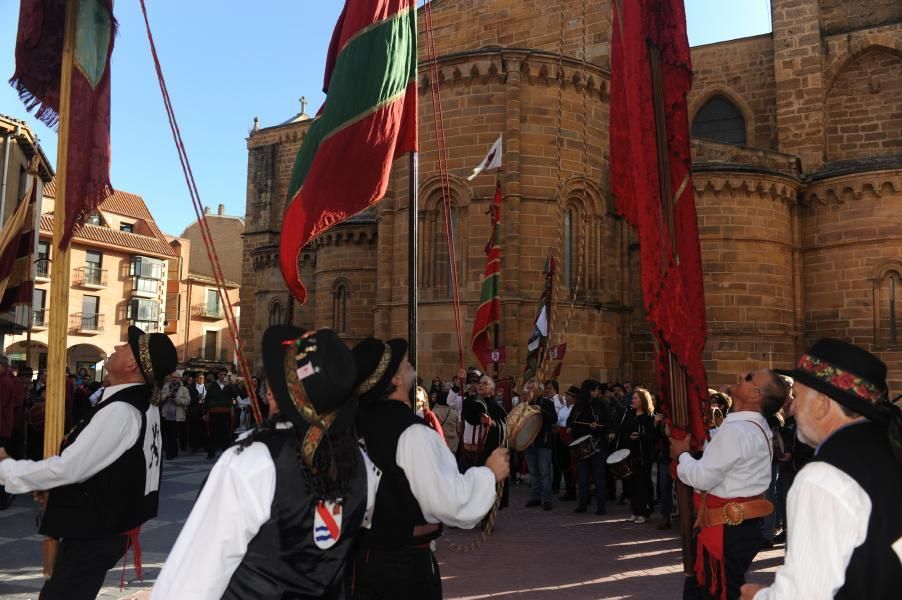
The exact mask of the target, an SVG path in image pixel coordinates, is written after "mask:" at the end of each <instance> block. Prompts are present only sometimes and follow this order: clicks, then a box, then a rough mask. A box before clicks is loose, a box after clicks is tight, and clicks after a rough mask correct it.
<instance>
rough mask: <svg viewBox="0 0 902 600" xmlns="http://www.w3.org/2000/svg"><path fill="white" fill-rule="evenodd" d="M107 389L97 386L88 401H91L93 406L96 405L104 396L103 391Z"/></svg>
mask: <svg viewBox="0 0 902 600" xmlns="http://www.w3.org/2000/svg"><path fill="white" fill-rule="evenodd" d="M104 390H106V388H105V387H100V388H97V391H96V392H94V393H93V394H91V397H90V398H88V402H90V403H91V406H95V405H96V404H97V402H98V401H99V400H100V399H101V398H102V397H103V392H104Z"/></svg>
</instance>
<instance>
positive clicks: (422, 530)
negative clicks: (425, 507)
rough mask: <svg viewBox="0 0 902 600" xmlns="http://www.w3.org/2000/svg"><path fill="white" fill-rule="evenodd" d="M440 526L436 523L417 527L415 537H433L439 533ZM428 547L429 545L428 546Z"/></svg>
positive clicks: (414, 532)
mask: <svg viewBox="0 0 902 600" xmlns="http://www.w3.org/2000/svg"><path fill="white" fill-rule="evenodd" d="M438 528H439V526H438V525H436V524H435V523H426V524H425V525H416V526H415V527H414V528H413V537H415V538H418V537H423V536H424V535H432V534H433V533H435V532H436V531H438ZM426 545H427V546H428V545H429V544H426Z"/></svg>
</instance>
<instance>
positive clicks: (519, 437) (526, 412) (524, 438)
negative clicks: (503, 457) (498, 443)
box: [507, 402, 542, 452]
mask: <svg viewBox="0 0 902 600" xmlns="http://www.w3.org/2000/svg"><path fill="white" fill-rule="evenodd" d="M540 431H542V411H541V410H540V409H539V407H538V406H534V405H532V404H526V403H525V402H521V403H520V404H518V405H517V406H515V407H514V408H513V409H512V410H511V411H510V412H509V413H508V415H507V433H508V435H509V436H510V445H511V448H513V449H514V450H516V451H517V452H522V451H524V450H526V449H527V448H529V447H530V446H531V445H532V443H533V442H534V441H535V439H536V438H537V437H538V436H539V432H540Z"/></svg>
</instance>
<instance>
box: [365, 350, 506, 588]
mask: <svg viewBox="0 0 902 600" xmlns="http://www.w3.org/2000/svg"><path fill="white" fill-rule="evenodd" d="M406 353H407V342H405V341H404V340H390V341H388V342H382V341H381V340H377V339H374V338H368V339H366V340H363V341H362V342H360V343H359V344H358V345H357V346H356V347H355V348H354V356H355V359H356V362H357V366H358V373H359V379H358V382H359V383H358V391H359V393H360V404H361V411H360V417H359V419H358V430H359V433H360V435H361V437H362V438H363V442H364V443H365V445H366V452H367V454H368V455H369V458H370V459H371V460H372V461H373V463H375V465H376V468H377V469H378V471H376V475H377V482H376V485H377V488H376V490H377V491H376V498H375V507H374V510H373V513H372V518H371V519H369V520H368V522H367V523H365V524H364V529H363V530H362V531H361V535H360V540H359V545H358V548H357V550H356V551H355V558H354V568H353V573H354V577H353V583H352V587H353V590H354V592H353V593H354V596H353V597H354V598H355V599H357V600H382V599H385V600H388V599H391V600H405V599H408V598H409V599H411V600H414V599H415V600H432V599H437V598H441V597H442V582H441V578H440V576H439V568H438V563H437V562H436V560H435V557H434V556H433V554H432V547H431V542H432V541H433V540H434V539H435V538H437V537H438V536H440V535H441V532H442V524H443V523H444V524H446V525H450V526H454V527H461V528H466V529H469V528H471V527H473V526H475V525H476V524H477V523H479V521H480V520H482V518H483V517H484V516H485V515H486V513H488V512H489V510H490V509H491V507H492V504H493V503H494V501H495V484H496V482H500V481H503V480H504V479H506V478H507V476H508V474H509V471H510V465H509V462H508V456H507V451H506V450H504V449H498V450H496V451H495V452H494V453H493V454H492V455H491V456H490V457H489V459H488V460H487V461H486V466H485V467H474V468H471V469H469V470H467V472H466V473H464V474H461V473H460V472H459V471H458V469H457V464H456V462H455V460H454V456H453V455H452V454H451V451H450V450H448V447H447V446H446V445H445V442H444V440H443V439H442V436H441V434H439V433H437V432H436V431H434V430H433V429H431V428H430V427H429V426H428V425H426V422H425V421H423V420H422V419H421V418H419V417H418V416H417V415H416V414H415V413H414V412H413V410H412V408H411V406H410V400H409V399H410V392H411V390H412V389H413V386H414V383H415V381H416V373H415V371H414V369H413V366H411V364H410V363H409V362H408V361H407V360H405V358H404V356H405V354H406Z"/></svg>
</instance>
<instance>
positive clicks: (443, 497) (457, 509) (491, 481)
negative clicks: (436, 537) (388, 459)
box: [395, 426, 495, 529]
mask: <svg viewBox="0 0 902 600" xmlns="http://www.w3.org/2000/svg"><path fill="white" fill-rule="evenodd" d="M395 460H396V462H397V463H398V466H399V467H401V469H402V470H403V471H404V474H405V475H406V476H407V481H409V482H410V491H411V492H413V496H414V498H416V499H417V502H418V503H419V505H420V510H422V511H423V517H424V518H425V519H426V521H427V522H429V523H444V524H445V525H449V526H451V527H460V528H462V529H471V528H473V527H475V526H476V524H477V523H479V521H481V520H482V518H483V517H485V515H486V514H487V513H488V512H489V510H490V509H491V508H492V504H494V502H495V475H494V473H492V471H491V470H490V469H488V468H486V467H473V468H470V469H467V472H466V473H463V474H461V473H460V471H459V470H458V468H457V461H456V460H455V459H454V455H453V454H451V451H450V450H448V446H447V445H446V444H445V442H444V440H443V439H442V437H441V436H439V435H436V434H435V431H434V430H432V429H430V428H429V427H423V426H412V427H408V428H407V429H405V430H404V433H402V434H401V437H400V438H399V439H398V450H397V452H396V453H395Z"/></svg>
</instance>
